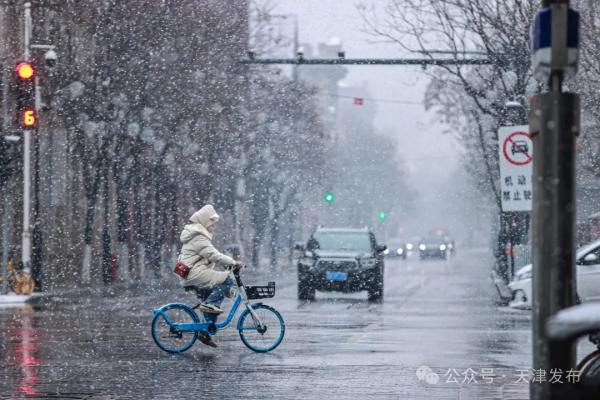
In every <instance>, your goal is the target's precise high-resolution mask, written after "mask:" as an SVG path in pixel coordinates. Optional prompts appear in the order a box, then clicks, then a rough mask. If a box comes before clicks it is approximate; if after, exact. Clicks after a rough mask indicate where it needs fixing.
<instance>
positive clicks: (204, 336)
mask: <svg viewBox="0 0 600 400" xmlns="http://www.w3.org/2000/svg"><path fill="white" fill-rule="evenodd" d="M198 340H199V341H200V342H202V343H203V344H205V345H207V346H210V347H218V346H217V344H216V343H215V341H214V340H212V337H211V336H210V335H209V334H208V333H206V332H198Z"/></svg>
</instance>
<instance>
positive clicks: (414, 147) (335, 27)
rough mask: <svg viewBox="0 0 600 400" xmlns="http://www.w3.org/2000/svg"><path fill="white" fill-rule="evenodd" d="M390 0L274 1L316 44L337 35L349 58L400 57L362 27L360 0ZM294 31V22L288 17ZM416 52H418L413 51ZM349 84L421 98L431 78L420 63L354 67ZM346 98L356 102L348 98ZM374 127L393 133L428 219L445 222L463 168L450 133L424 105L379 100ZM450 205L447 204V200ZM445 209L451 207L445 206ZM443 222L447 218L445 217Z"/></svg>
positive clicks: (388, 95) (393, 96)
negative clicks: (450, 189) (454, 180)
mask: <svg viewBox="0 0 600 400" xmlns="http://www.w3.org/2000/svg"><path fill="white" fill-rule="evenodd" d="M386 1H387V0H273V1H272V5H273V6H274V10H273V12H274V13H276V14H295V15H297V16H298V19H299V27H300V30H299V31H300V42H301V43H310V44H317V43H319V42H327V41H328V40H329V39H331V38H333V37H336V38H339V39H340V40H341V41H342V44H343V47H344V50H345V51H346V57H348V58H364V57H379V58H383V57H387V58H394V57H400V56H402V50H401V49H400V48H399V47H398V45H394V44H390V43H383V42H381V41H380V42H376V43H374V40H376V39H375V38H373V37H372V36H370V35H369V34H367V33H366V32H364V31H363V28H364V27H363V24H362V20H361V18H360V14H359V12H358V10H357V8H356V4H358V3H361V2H362V3H364V4H366V5H370V4H378V5H379V6H381V5H383V4H385V2H386ZM289 24H290V34H291V32H293V28H292V27H293V22H292V21H291V20H290V22H289ZM413 57H414V56H413ZM348 70H349V73H348V76H347V78H346V80H345V83H347V84H349V85H360V84H362V83H363V82H366V83H367V84H368V87H369V90H370V92H371V94H372V97H373V98H376V99H390V100H400V101H411V102H415V103H422V101H423V98H424V91H425V87H426V85H427V81H428V78H427V77H426V76H425V75H424V74H422V73H421V68H420V67H412V66H350V67H348ZM347 101H352V99H348V100H347ZM375 123H376V128H377V129H378V130H379V131H381V132H382V133H384V134H386V135H389V136H391V137H393V138H395V139H396V140H397V141H398V144H399V152H400V154H401V156H402V158H403V159H404V160H405V162H406V164H407V166H408V168H409V172H410V184H411V186H412V187H413V188H415V189H416V190H417V191H418V192H419V194H420V195H421V199H420V201H421V205H422V206H423V207H424V208H427V209H428V210H427V211H428V214H435V215H431V220H430V221H428V223H430V224H434V223H436V222H435V221H440V222H442V221H441V219H443V215H444V213H446V211H447V210H443V208H444V207H441V205H442V204H444V200H445V197H446V193H444V192H445V191H446V190H447V189H446V188H447V186H448V185H449V184H450V183H449V178H450V175H451V174H453V173H454V172H455V171H456V170H457V168H460V167H459V159H458V155H457V145H456V143H455V140H454V139H453V138H452V137H451V135H448V134H443V133H442V131H443V130H444V127H443V126H440V125H439V124H436V123H435V121H434V116H433V115H432V114H431V113H427V112H426V111H425V109H424V107H423V106H422V105H421V104H397V103H389V102H377V117H376V121H375ZM446 206H447V204H446ZM446 208H447V207H446ZM448 222H449V221H448ZM442 223H444V222H442Z"/></svg>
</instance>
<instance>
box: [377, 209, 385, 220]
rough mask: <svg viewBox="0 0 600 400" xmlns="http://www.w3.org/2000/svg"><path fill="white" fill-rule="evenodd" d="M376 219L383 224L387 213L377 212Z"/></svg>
mask: <svg viewBox="0 0 600 400" xmlns="http://www.w3.org/2000/svg"><path fill="white" fill-rule="evenodd" d="M378 217H379V220H380V221H382V222H383V221H385V219H386V218H387V213H386V212H385V211H379V214H378Z"/></svg>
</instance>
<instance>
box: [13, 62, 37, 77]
mask: <svg viewBox="0 0 600 400" xmlns="http://www.w3.org/2000/svg"><path fill="white" fill-rule="evenodd" d="M16 71H17V76H18V77H19V78H20V79H23V80H29V79H31V78H33V76H34V75H35V69H33V65H31V63H28V62H26V61H24V62H22V63H19V64H18V65H17V68H16Z"/></svg>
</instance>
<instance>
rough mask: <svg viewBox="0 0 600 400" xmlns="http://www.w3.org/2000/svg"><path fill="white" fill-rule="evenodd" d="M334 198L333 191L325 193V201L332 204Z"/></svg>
mask: <svg viewBox="0 0 600 400" xmlns="http://www.w3.org/2000/svg"><path fill="white" fill-rule="evenodd" d="M333 199H334V196H333V193H331V192H327V193H325V201H326V202H327V203H328V204H331V203H333Z"/></svg>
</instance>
